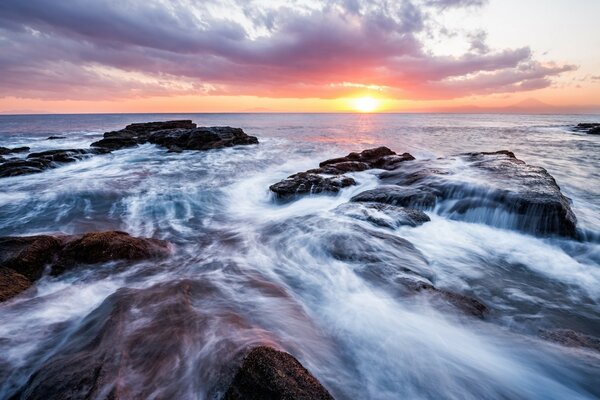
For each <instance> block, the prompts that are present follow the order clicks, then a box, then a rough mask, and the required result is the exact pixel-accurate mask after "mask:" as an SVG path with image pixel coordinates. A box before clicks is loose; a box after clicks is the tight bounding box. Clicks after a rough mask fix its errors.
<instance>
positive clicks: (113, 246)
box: [51, 231, 170, 274]
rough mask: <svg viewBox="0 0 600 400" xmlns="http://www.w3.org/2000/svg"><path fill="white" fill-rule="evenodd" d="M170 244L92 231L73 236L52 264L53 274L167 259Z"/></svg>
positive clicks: (156, 240)
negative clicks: (84, 266)
mask: <svg viewBox="0 0 600 400" xmlns="http://www.w3.org/2000/svg"><path fill="white" fill-rule="evenodd" d="M169 253H170V249H169V244H168V242H165V241H164V240H159V239H149V238H137V237H134V236H130V235H129V234H128V233H125V232H119V231H107V232H93V233H86V234H85V235H82V236H71V237H69V238H68V239H67V240H66V241H65V245H64V247H63V248H62V249H61V251H60V253H59V254H58V257H57V260H56V262H55V263H54V264H53V265H52V271H51V272H52V274H60V273H62V272H64V271H65V270H66V269H67V268H69V267H71V266H74V265H81V264H98V263H104V262H108V261H121V260H124V261H138V260H147V259H152V258H160V257H166V256H168V255H169Z"/></svg>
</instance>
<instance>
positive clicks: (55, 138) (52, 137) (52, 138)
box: [46, 136, 67, 140]
mask: <svg viewBox="0 0 600 400" xmlns="http://www.w3.org/2000/svg"><path fill="white" fill-rule="evenodd" d="M66 138H67V137H66V136H48V138H47V139H46V140H60V139H66Z"/></svg>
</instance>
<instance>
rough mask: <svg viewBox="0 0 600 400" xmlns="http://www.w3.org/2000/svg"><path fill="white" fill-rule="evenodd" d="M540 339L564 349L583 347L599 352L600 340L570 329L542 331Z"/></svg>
mask: <svg viewBox="0 0 600 400" xmlns="http://www.w3.org/2000/svg"><path fill="white" fill-rule="evenodd" d="M540 337H541V338H542V339H545V340H548V341H550V342H554V343H558V344H560V345H562V346H566V347H583V348H587V349H590V350H595V351H597V352H600V338H597V337H594V336H590V335H585V334H583V333H580V332H575V331H573V330H571V329H554V330H543V331H541V332H540Z"/></svg>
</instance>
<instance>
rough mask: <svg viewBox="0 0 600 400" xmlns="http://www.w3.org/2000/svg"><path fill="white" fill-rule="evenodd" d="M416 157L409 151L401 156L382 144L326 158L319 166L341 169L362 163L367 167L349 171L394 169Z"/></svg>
mask: <svg viewBox="0 0 600 400" xmlns="http://www.w3.org/2000/svg"><path fill="white" fill-rule="evenodd" d="M414 159H415V158H414V157H413V156H412V155H410V154H409V153H404V154H402V155H400V156H399V155H397V154H396V153H395V152H393V151H392V150H390V149H388V148H387V147H383V146H382V147H377V148H374V149H367V150H363V151H362V152H360V153H350V154H348V155H347V156H346V157H340V158H334V159H331V160H326V161H323V162H321V163H320V164H319V167H321V168H323V167H326V166H334V167H338V166H339V167H340V170H341V171H344V169H347V168H348V166H349V165H356V166H358V165H361V166H366V168H362V169H347V171H348V170H349V171H364V170H366V169H373V168H380V169H394V168H396V167H397V164H399V163H401V162H403V161H411V160H414ZM347 171H345V172H347Z"/></svg>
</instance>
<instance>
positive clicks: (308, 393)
mask: <svg viewBox="0 0 600 400" xmlns="http://www.w3.org/2000/svg"><path fill="white" fill-rule="evenodd" d="M267 399H273V400H275V399H289V400H332V399H333V397H332V396H331V394H329V392H328V391H327V389H325V388H324V387H323V385H321V383H320V382H319V381H318V380H317V379H316V378H315V377H314V376H313V375H312V374H311V373H310V372H309V371H308V370H307V369H306V368H304V367H303V366H302V364H300V362H298V360H296V359H295V358H294V357H293V356H291V355H290V354H288V353H285V352H282V351H277V350H274V349H272V348H270V347H265V346H261V347H256V348H254V349H252V350H251V351H250V352H249V353H248V355H247V356H246V357H245V358H244V361H243V362H242V365H241V366H240V368H239V370H238V371H237V373H236V374H235V376H234V378H233V381H232V382H231V385H230V386H229V389H228V390H227V392H226V393H225V396H223V400H267Z"/></svg>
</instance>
